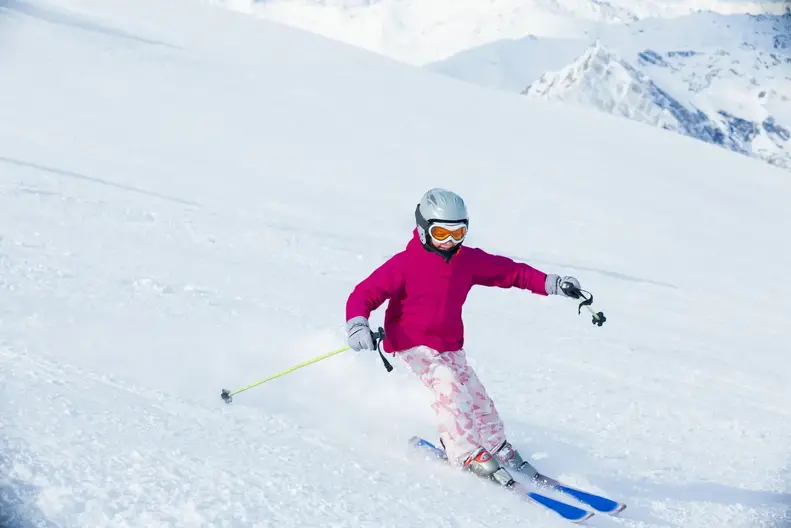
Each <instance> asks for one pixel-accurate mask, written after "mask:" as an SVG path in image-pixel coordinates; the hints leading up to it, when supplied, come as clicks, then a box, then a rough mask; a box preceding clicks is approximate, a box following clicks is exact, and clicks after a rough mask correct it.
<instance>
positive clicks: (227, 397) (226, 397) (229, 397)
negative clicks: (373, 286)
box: [220, 328, 385, 403]
mask: <svg viewBox="0 0 791 528" xmlns="http://www.w3.org/2000/svg"><path fill="white" fill-rule="evenodd" d="M371 335H372V336H373V338H374V344H377V343H378V342H380V341H381V340H382V339H384V335H385V331H384V329H383V328H379V331H378V332H371ZM349 348H351V347H349V346H348V345H347V346H345V347H341V348H339V349H337V350H333V351H332V352H328V353H326V354H324V355H321V356H318V357H315V358H313V359H309V360H307V361H303V362H302V363H299V364H298V365H294V366H293V367H291V368H288V369H286V370H284V371H283V372H278V373H277V374H273V375H271V376H269V377H268V378H264V379H262V380H260V381H256V382H255V383H251V384H250V385H248V386H247V387H243V388H241V389H238V390H235V391H233V392H230V391H229V390H228V389H223V390H222V391H221V392H220V397H221V398H222V399H223V401H224V402H225V403H231V402H232V401H233V397H234V396H235V395H237V394H239V393H241V392H244V391H246V390H250V389H252V388H254V387H258V386H259V385H263V384H264V383H266V382H268V381H272V380H274V379H277V378H279V377H281V376H285V375H286V374H290V373H292V372H294V371H295V370H298V369H301V368H302V367H307V366H308V365H312V364H313V363H318V362H319V361H321V360H323V359H327V358H330V357H332V356H335V355H337V354H340V353H341V352H345V351H346V350H349Z"/></svg>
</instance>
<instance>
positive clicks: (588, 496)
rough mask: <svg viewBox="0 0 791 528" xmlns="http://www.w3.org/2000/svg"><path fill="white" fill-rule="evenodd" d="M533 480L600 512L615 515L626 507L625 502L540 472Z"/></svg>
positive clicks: (538, 484) (540, 485)
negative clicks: (585, 489)
mask: <svg viewBox="0 0 791 528" xmlns="http://www.w3.org/2000/svg"><path fill="white" fill-rule="evenodd" d="M534 482H535V484H536V485H537V486H539V487H545V488H548V489H552V490H555V491H559V492H561V493H564V494H566V495H569V496H571V497H574V498H575V499H577V500H578V501H580V502H583V503H585V504H587V505H588V506H590V507H591V508H593V509H594V510H596V511H600V512H602V513H607V514H610V515H615V514H618V513H620V512H622V511H623V510H624V509H625V508H626V504H622V503H620V502H616V501H614V500H612V499H608V498H607V497H602V496H601V495H596V494H594V493H589V492H587V491H583V490H581V489H578V488H574V487H572V486H568V485H566V484H563V483H561V482H558V481H557V480H555V479H553V478H551V477H547V476H545V475H542V474H540V473H539V474H538V476H537V477H536V478H535V479H534Z"/></svg>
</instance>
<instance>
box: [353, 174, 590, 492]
mask: <svg viewBox="0 0 791 528" xmlns="http://www.w3.org/2000/svg"><path fill="white" fill-rule="evenodd" d="M415 219H416V222H417V226H416V228H415V229H414V230H413V232H412V240H411V241H410V242H409V243H408V244H407V246H406V249H405V250H404V251H401V252H399V253H397V254H395V255H394V256H393V257H391V258H390V259H388V260H387V261H386V262H385V263H384V264H382V265H381V266H380V267H379V268H377V269H376V270H375V271H374V272H373V273H372V274H371V275H370V276H368V277H367V278H366V279H364V280H363V281H362V282H360V283H359V284H358V285H357V286H356V287H355V288H354V290H353V291H352V293H351V294H350V295H349V298H348V300H347V303H346V333H347V338H348V344H349V346H350V347H351V348H352V349H353V350H357V351H360V350H374V349H375V345H374V340H373V336H372V333H371V329H370V326H369V323H368V319H369V317H370V315H371V312H373V311H374V310H376V309H377V308H379V307H380V306H381V305H382V304H383V303H384V302H385V301H386V300H389V303H388V307H387V310H386V312H385V322H384V327H385V335H386V337H385V340H384V342H383V348H384V351H385V352H387V353H390V354H394V355H395V356H398V357H399V358H400V359H401V360H403V362H404V363H405V365H406V366H407V368H408V369H409V370H410V371H412V372H413V373H414V374H415V375H417V376H418V377H419V378H420V380H421V381H422V382H423V384H424V385H425V386H426V387H428V388H429V389H431V390H432V391H433V397H434V403H433V404H432V408H433V409H434V411H435V413H436V419H437V422H438V430H439V437H440V440H441V442H442V444H443V446H444V447H445V452H446V454H447V456H448V461H449V462H450V463H451V464H452V465H454V466H456V467H461V468H463V469H467V470H470V471H472V472H473V473H475V474H477V475H480V476H482V477H485V478H491V479H492V480H495V481H497V482H500V483H501V484H503V485H509V484H510V483H511V482H513V479H512V478H511V475H510V473H509V472H508V469H513V470H516V471H521V472H524V473H528V474H530V475H531V476H534V475H535V474H536V472H535V470H534V469H533V468H532V466H531V465H530V464H529V463H527V462H525V461H524V460H523V458H522V457H521V456H520V454H519V452H518V451H517V450H516V449H514V447H513V446H512V445H511V444H510V443H509V442H508V440H507V439H506V436H505V430H504V426H503V423H502V421H501V420H500V416H499V415H498V412H497V409H496V407H495V404H494V402H493V401H492V399H491V397H490V396H489V395H488V394H487V392H486V389H485V388H484V386H483V385H482V384H481V381H480V380H479V379H478V376H477V374H476V373H475V371H474V370H473V369H472V367H470V365H468V364H467V360H466V356H465V351H464V325H463V322H462V306H463V304H464V301H465V300H466V298H467V294H468V293H469V291H470V289H471V288H472V287H473V286H475V285H480V286H496V287H498V288H520V289H523V290H529V291H531V292H532V293H534V294H538V295H563V296H566V297H569V296H570V295H568V294H567V291H569V292H573V290H574V288H576V289H577V290H578V289H580V283H579V281H578V280H577V279H576V278H574V277H570V276H566V277H560V276H558V275H554V274H549V275H548V274H545V273H544V272H542V271H539V270H537V269H535V268H533V267H531V266H529V265H527V264H521V263H517V262H514V261H513V260H511V259H509V258H507V257H503V256H497V255H492V254H489V253H486V252H485V251H483V250H481V249H478V248H473V247H468V246H463V245H462V244H463V242H464V239H465V237H466V236H467V230H468V228H469V216H468V214H467V207H466V205H465V203H464V201H463V200H462V198H461V197H460V196H458V195H457V194H455V193H454V192H451V191H449V190H445V189H431V190H429V191H427V192H426V193H425V194H424V195H423V197H422V198H421V200H420V202H419V203H418V205H417V208H416V210H415ZM492 455H494V456H492Z"/></svg>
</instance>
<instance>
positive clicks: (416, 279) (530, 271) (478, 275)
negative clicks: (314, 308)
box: [346, 229, 547, 353]
mask: <svg viewBox="0 0 791 528" xmlns="http://www.w3.org/2000/svg"><path fill="white" fill-rule="evenodd" d="M546 277H547V276H546V274H545V273H543V272H541V271H539V270H537V269H535V268H532V267H531V266H528V265H527V264H520V263H517V262H514V261H513V260H511V259H509V258H507V257H502V256H497V255H491V254H489V253H486V252H485V251H483V250H481V249H478V248H473V247H467V246H462V247H461V248H460V249H459V251H458V252H457V253H456V254H455V255H453V257H451V259H450V260H449V261H446V260H445V259H444V258H443V257H442V256H441V255H438V254H437V253H434V252H431V251H427V250H426V248H424V247H423V245H422V244H421V243H420V238H419V237H418V234H417V229H415V230H414V231H413V232H412V240H410V242H409V243H408V244H407V246H406V249H405V250H404V251H401V252H400V253H397V254H395V255H393V256H392V257H391V258H390V259H388V260H387V261H386V262H385V263H384V264H382V265H381V266H380V267H379V268H377V269H376V270H375V271H374V272H373V273H371V275H369V276H368V277H367V278H366V279H365V280H363V281H362V282H361V283H359V284H358V285H357V286H356V287H355V288H354V290H353V291H352V293H351V295H349V298H348V300H347V301H346V320H347V321H348V320H349V319H351V318H352V317H357V316H363V317H366V318H367V317H370V315H371V312H373V311H374V310H376V309H377V308H379V306H381V305H382V303H384V302H385V300H388V299H389V300H390V302H389V304H388V307H387V310H386V311H385V322H384V327H385V341H384V343H383V347H384V350H385V351H386V352H390V353H396V352H400V351H402V350H407V349H409V348H413V347H416V346H419V345H425V346H428V347H430V348H433V349H434V350H436V351H438V352H448V351H452V350H460V349H461V348H462V347H463V346H464V324H463V322H462V306H463V305H464V301H465V300H466V299H467V294H468V293H469V292H470V289H472V287H473V286H475V285H479V286H496V287H498V288H521V289H523V290H530V291H531V292H533V293H535V294H538V295H547V292H546V286H545V284H546Z"/></svg>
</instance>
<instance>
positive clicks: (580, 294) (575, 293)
mask: <svg viewBox="0 0 791 528" xmlns="http://www.w3.org/2000/svg"><path fill="white" fill-rule="evenodd" d="M561 288H562V289H563V291H564V292H566V295H568V296H570V297H573V298H574V299H582V302H581V303H580V305H579V308H578V309H577V313H578V314H580V313H582V307H583V306H584V307H585V308H587V309H588V311H589V312H590V313H591V315H592V316H593V321H592V322H593V324H595V325H596V326H602V325H603V324H604V323H605V321H607V318H606V317H604V313H603V312H596V311H595V310H594V309H593V308H591V305H592V304H593V294H592V293H591V292H589V291H586V290H580V289H579V288H576V287H575V286H574V285H573V284H568V285H567V286H566V287H565V288H563V286H561ZM586 293H587V294H588V296H587V297H585V294H586Z"/></svg>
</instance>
